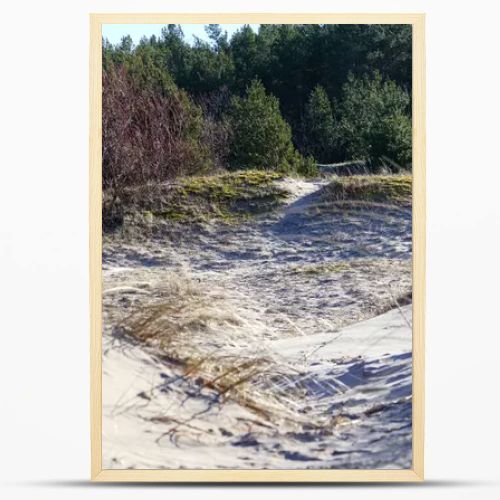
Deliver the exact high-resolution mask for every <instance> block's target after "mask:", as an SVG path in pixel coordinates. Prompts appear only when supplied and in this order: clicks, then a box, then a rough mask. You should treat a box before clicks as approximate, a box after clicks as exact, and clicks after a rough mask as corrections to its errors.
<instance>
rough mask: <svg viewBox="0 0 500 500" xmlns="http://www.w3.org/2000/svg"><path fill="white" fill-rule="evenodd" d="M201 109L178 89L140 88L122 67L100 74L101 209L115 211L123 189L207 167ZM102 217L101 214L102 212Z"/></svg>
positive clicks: (207, 157) (206, 168) (187, 173)
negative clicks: (162, 92)
mask: <svg viewBox="0 0 500 500" xmlns="http://www.w3.org/2000/svg"><path fill="white" fill-rule="evenodd" d="M204 129H205V127H204V120H203V117H202V113H201V109H200V108H199V107H198V106H196V105H194V104H193V103H192V102H191V101H190V99H189V97H188V96H187V94H186V93H185V92H183V91H181V90H176V91H173V92H172V93H171V94H170V95H168V96H162V95H159V94H157V93H155V91H153V90H152V89H148V88H141V87H139V85H137V84H136V83H135V82H134V81H133V79H132V78H131V77H130V76H129V75H128V73H127V71H126V69H125V68H123V67H118V68H114V67H113V68H111V69H109V70H108V71H105V72H104V74H103V95H102V131H103V134H102V138H103V145H102V153H103V189H104V191H105V194H106V196H105V198H106V200H107V203H105V207H104V210H105V212H106V211H111V214H108V215H111V216H112V217H113V212H116V210H117V206H118V205H119V204H120V203H122V202H123V198H124V192H125V189H126V188H128V187H132V186H142V185H146V184H151V183H154V184H158V183H161V182H164V181H166V180H168V179H171V178H174V177H177V176H179V175H191V174H194V173H198V172H203V171H206V170H208V169H209V168H210V167H211V160H210V155H209V147H208V146H207V145H206V141H205V140H204V136H206V130H204ZM105 215H106V213H105Z"/></svg>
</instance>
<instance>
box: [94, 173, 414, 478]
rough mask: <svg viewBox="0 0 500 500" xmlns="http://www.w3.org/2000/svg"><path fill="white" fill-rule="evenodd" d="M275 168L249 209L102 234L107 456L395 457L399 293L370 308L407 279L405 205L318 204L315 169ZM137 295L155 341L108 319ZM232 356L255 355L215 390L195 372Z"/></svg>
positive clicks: (356, 462)
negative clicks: (229, 383)
mask: <svg viewBox="0 0 500 500" xmlns="http://www.w3.org/2000/svg"><path fill="white" fill-rule="evenodd" d="M281 183H282V185H283V186H285V187H286V188H287V189H288V190H289V191H290V193H291V194H290V197H289V200H288V203H287V204H286V206H284V207H283V209H282V210H280V211H279V212H277V213H276V214H271V215H266V216H263V217H261V218H260V219H257V220H255V221H249V222H248V223H245V224H241V225H222V224H211V225H210V224H209V225H205V226H203V227H196V228H192V229H190V228H186V226H184V227H176V226H172V228H171V230H170V231H169V232H168V235H163V236H161V237H155V238H151V239H149V240H146V241H123V240H120V239H119V238H117V239H114V240H109V239H108V240H106V241H105V245H104V254H103V257H104V258H103V261H104V297H103V305H104V325H105V331H104V348H105V350H104V352H105V354H104V358H103V365H104V373H103V392H104V396H103V428H104V435H103V460H104V466H105V467H106V468H127V467H132V468H181V467H182V468H224V467H226V468H308V467H312V468H332V467H333V468H370V469H373V468H408V467H410V465H411V306H405V307H403V308H396V309H394V310H392V311H390V312H388V313H385V314H382V315H379V316H377V314H378V311H380V310H381V309H385V310H387V308H388V307H390V306H391V305H392V307H396V306H395V299H396V298H397V297H398V296H401V295H402V294H404V293H407V292H409V291H410V290H411V260H410V259H411V211H410V210H409V209H400V208H391V207H386V208H377V209H373V210H372V209H363V210H353V211H348V210H331V211H329V210H327V211H325V210H320V208H319V204H320V202H321V200H320V199H319V198H318V189H320V188H321V185H322V183H313V182H307V181H301V180H297V179H288V180H285V181H281ZM152 304H167V306H168V307H167V309H166V312H165V313H164V314H163V316H162V317H161V318H160V319H159V320H155V321H157V323H155V325H157V326H159V329H160V331H163V330H162V329H166V330H168V331H171V332H174V335H173V336H171V337H172V339H171V338H170V337H169V342H171V343H170V344H168V345H169V347H167V348H165V349H163V350H158V348H155V347H154V346H153V347H150V348H146V347H145V346H144V344H142V345H134V344H132V342H131V341H130V340H129V339H126V338H124V337H123V334H124V331H123V329H122V328H121V327H119V325H120V324H122V323H123V322H127V321H129V320H128V319H127V316H129V315H130V314H131V313H134V314H135V315H144V316H145V317H148V314H149V313H148V311H149V308H150V307H151V305H152ZM374 316H377V317H374ZM161 352H163V353H165V354H166V355H167V356H170V358H172V356H173V357H174V358H178V357H179V356H180V357H181V358H182V359H200V358H205V357H208V359H209V361H210V363H207V364H208V365H210V366H208V367H207V366H205V365H203V366H202V367H200V369H199V370H198V373H192V374H189V375H188V376H185V375H184V374H185V370H186V368H185V367H184V366H182V365H178V364H176V363H175V362H174V360H173V359H161V358H160V357H159V355H160V353H161ZM235 360H239V361H238V362H239V363H241V362H248V363H250V365H251V366H254V365H253V364H252V363H258V362H259V360H264V361H265V366H264V368H259V370H258V371H257V372H256V373H250V374H251V375H252V376H251V377H249V380H248V381H245V383H244V384H242V385H241V386H239V387H238V390H237V393H234V391H229V392H228V393H227V394H225V395H224V397H223V398H221V397H220V394H219V393H218V392H217V391H215V390H213V389H210V388H209V387H205V386H204V385H203V384H204V382H203V380H207V379H208V380H211V379H214V378H215V379H217V376H218V375H217V368H220V372H224V373H225V371H226V370H227V369H228V368H231V366H233V365H235V363H236V364H237V361H235ZM259 366H260V365H259ZM252 369H253V368H252ZM200 376H201V377H202V378H201V379H200ZM248 403H251V404H250V406H252V405H253V407H255V406H257V407H258V408H266V409H267V410H268V412H267V414H266V415H264V414H261V413H259V412H256V410H255V409H252V408H250V407H249V404H248Z"/></svg>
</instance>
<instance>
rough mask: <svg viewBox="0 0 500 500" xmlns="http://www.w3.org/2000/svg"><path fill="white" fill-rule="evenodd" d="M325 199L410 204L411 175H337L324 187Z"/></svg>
mask: <svg viewBox="0 0 500 500" xmlns="http://www.w3.org/2000/svg"><path fill="white" fill-rule="evenodd" d="M323 197H324V199H325V200H327V201H363V202H375V203H391V204H397V205H407V204H411V200H412V177H411V175H353V176H350V177H338V178H337V179H335V180H334V181H333V182H331V183H330V184H329V185H328V186H326V187H325V188H324V191H323Z"/></svg>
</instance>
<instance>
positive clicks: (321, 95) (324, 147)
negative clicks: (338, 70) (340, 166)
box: [305, 85, 335, 163]
mask: <svg viewBox="0 0 500 500" xmlns="http://www.w3.org/2000/svg"><path fill="white" fill-rule="evenodd" d="M334 134H335V124H334V121H333V112H332V106H331V103H330V99H328V96H327V94H326V92H325V89H324V88H323V87H322V86H321V85H317V86H316V87H315V88H314V90H313V91H312V92H311V95H310V96H309V100H308V102H307V105H306V109H305V135H306V149H307V152H308V153H309V154H310V155H312V156H313V157H314V158H315V159H316V160H318V161H319V162H323V163H328V162H331V161H332V155H333V143H334Z"/></svg>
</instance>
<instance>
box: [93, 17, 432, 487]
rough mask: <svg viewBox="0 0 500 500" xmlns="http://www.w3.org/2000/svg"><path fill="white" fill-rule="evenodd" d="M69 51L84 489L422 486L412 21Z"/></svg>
mask: <svg viewBox="0 0 500 500" xmlns="http://www.w3.org/2000/svg"><path fill="white" fill-rule="evenodd" d="M90 49H91V50H90V305H91V307H90V310H91V377H92V379H91V417H92V419H91V423H92V428H91V444H92V464H91V470H92V472H91V477H92V479H93V480H96V481H172V482H226V481H227V482H271V481H272V482H334V481H365V482H366V481H422V480H423V477H424V476H423V462H424V459H423V447H424V434H423V433H424V291H425V73H424V59H425V57H424V56H425V51H424V15H423V14H92V15H91V16H90Z"/></svg>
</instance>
